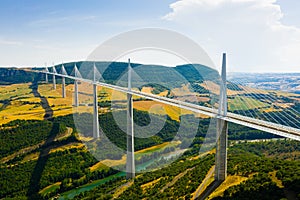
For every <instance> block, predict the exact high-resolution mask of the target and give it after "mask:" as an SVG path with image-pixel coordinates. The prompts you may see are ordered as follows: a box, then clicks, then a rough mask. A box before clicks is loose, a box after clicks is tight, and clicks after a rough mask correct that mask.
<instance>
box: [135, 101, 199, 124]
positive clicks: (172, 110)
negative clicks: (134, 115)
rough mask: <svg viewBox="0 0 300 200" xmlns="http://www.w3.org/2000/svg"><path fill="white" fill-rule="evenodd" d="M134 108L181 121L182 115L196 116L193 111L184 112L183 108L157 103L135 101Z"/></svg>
mask: <svg viewBox="0 0 300 200" xmlns="http://www.w3.org/2000/svg"><path fill="white" fill-rule="evenodd" d="M133 107H134V108H135V109H137V110H141V111H149V112H150V113H153V114H158V115H166V114H167V115H169V116H170V118H171V119H173V120H176V121H179V117H180V115H183V114H194V113H193V112H192V111H187V110H183V109H181V108H178V107H175V106H170V105H166V104H163V103H160V102H155V101H135V102H134V103H133Z"/></svg>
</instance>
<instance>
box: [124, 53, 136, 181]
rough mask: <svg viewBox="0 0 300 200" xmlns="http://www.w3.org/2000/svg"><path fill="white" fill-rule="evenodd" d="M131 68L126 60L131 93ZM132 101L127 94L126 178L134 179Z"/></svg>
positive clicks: (130, 96) (130, 95)
mask: <svg viewBox="0 0 300 200" xmlns="http://www.w3.org/2000/svg"><path fill="white" fill-rule="evenodd" d="M131 73H132V68H131V65H130V59H128V91H131V78H132V77H131ZM133 125H134V123H133V99H132V94H130V93H127V158H126V178H127V179H132V178H134V177H135V162H134V128H133Z"/></svg>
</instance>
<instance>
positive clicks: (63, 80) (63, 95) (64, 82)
mask: <svg viewBox="0 0 300 200" xmlns="http://www.w3.org/2000/svg"><path fill="white" fill-rule="evenodd" d="M61 74H62V75H67V72H66V69H65V67H64V65H63V64H62V66H61ZM61 85H62V86H61V89H62V91H61V94H62V98H66V80H65V77H63V76H62V77H61Z"/></svg>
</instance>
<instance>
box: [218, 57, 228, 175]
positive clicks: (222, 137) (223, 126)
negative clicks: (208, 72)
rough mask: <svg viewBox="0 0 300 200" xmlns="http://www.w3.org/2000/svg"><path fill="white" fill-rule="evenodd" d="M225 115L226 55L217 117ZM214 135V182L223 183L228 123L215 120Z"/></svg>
mask: <svg viewBox="0 0 300 200" xmlns="http://www.w3.org/2000/svg"><path fill="white" fill-rule="evenodd" d="M226 115H227V86H226V54H225V53H224V54H223V59H222V72H221V83H220V100H219V110H218V116H219V117H221V116H223V117H225V116H226ZM216 130H217V134H216V168H215V180H216V181H224V180H225V179H226V176H227V145H228V122H227V121H225V120H223V119H219V118H217V127H216Z"/></svg>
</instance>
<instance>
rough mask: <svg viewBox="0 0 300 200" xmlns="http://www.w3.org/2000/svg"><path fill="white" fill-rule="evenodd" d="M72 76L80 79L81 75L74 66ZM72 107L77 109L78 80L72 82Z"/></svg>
mask: <svg viewBox="0 0 300 200" xmlns="http://www.w3.org/2000/svg"><path fill="white" fill-rule="evenodd" d="M74 76H75V77H77V78H82V77H81V74H80V72H79V70H78V68H77V66H76V64H75V66H74ZM74 106H75V107H78V106H79V100H78V80H76V79H75V80H74Z"/></svg>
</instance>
